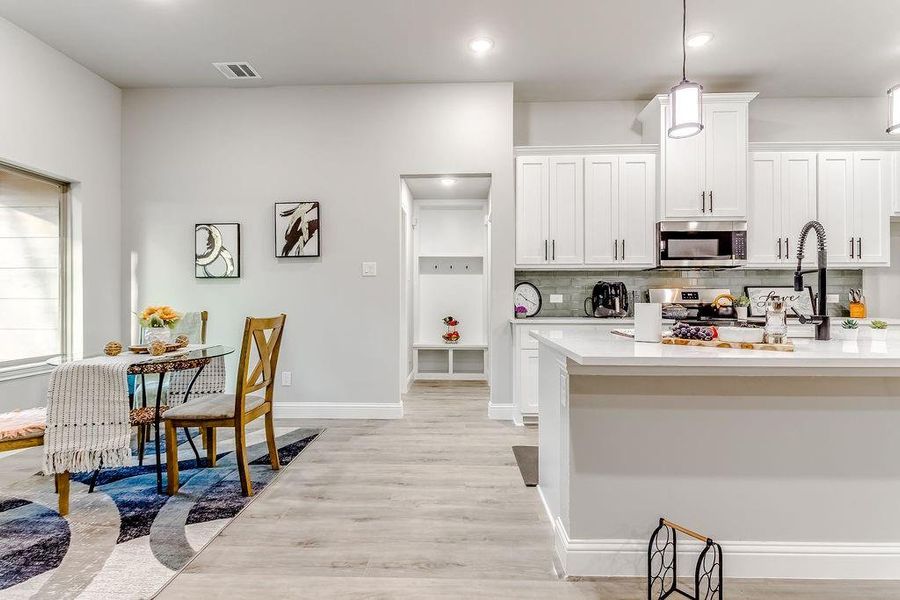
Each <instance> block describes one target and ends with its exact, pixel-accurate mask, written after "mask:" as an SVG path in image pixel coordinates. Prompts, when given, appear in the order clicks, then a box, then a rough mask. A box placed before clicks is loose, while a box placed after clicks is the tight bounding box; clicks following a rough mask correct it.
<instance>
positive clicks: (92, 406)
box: [44, 355, 147, 475]
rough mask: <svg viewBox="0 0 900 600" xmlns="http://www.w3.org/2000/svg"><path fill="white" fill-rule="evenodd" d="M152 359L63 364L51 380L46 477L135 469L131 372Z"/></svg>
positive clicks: (122, 358) (119, 358) (128, 357)
mask: <svg viewBox="0 0 900 600" xmlns="http://www.w3.org/2000/svg"><path fill="white" fill-rule="evenodd" d="M146 359H147V357H146V356H143V357H141V356H137V355H122V356H117V357H107V356H104V357H98V358H89V359H86V360H80V361H74V362H70V363H65V364H62V365H60V366H58V367H56V369H54V370H53V373H52V374H51V376H50V389H49V391H48V392H47V429H46V432H45V433H44V473H45V474H47V475H50V474H53V473H63V472H65V471H69V472H71V473H80V472H84V471H92V470H94V469H98V468H100V466H101V464H102V466H104V467H125V466H129V465H130V464H131V426H130V424H129V410H128V385H127V377H126V375H127V372H128V367H129V365H130V364H131V363H133V362H138V361H140V360H146Z"/></svg>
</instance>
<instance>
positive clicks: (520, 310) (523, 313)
mask: <svg viewBox="0 0 900 600" xmlns="http://www.w3.org/2000/svg"><path fill="white" fill-rule="evenodd" d="M515 312H516V318H517V319H524V318H525V317H527V316H528V309H527V308H525V307H524V306H522V305H521V304H516V311H515Z"/></svg>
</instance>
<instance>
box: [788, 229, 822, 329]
mask: <svg viewBox="0 0 900 600" xmlns="http://www.w3.org/2000/svg"><path fill="white" fill-rule="evenodd" d="M810 230H815V232H816V238H817V240H818V247H817V250H818V251H817V254H816V268H815V269H809V270H806V271H804V270H803V248H804V247H805V246H806V236H807V235H809V232H810ZM827 266H828V253H827V251H826V250H825V228H824V227H823V226H822V224H821V223H819V222H818V221H810V222H809V223H807V224H806V225H804V226H803V228H802V229H800V245H799V247H798V248H797V270H796V271H795V272H794V290H796V291H798V292H802V291H803V276H804V275H806V274H807V273H818V275H819V289H818V290H817V291H818V301H817V302H816V312H817V313H818V314H816V315H812V316H809V317H807V316H804V315H801V314H799V313H797V314H798V315H799V317H800V322H801V323H803V324H804V325H805V324H807V323H813V324H814V325H815V326H816V339H817V340H830V339H831V318H830V317H829V316H828V314H827V313H828V310H827V308H826V302H825V300H826V298H825V296H826V290H827V287H826V274H825V270H826V268H827ZM794 312H795V313H796V312H797V311H796V310H795V311H794Z"/></svg>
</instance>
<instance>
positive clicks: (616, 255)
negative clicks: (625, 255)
mask: <svg viewBox="0 0 900 600" xmlns="http://www.w3.org/2000/svg"><path fill="white" fill-rule="evenodd" d="M613 260H619V240H613Z"/></svg>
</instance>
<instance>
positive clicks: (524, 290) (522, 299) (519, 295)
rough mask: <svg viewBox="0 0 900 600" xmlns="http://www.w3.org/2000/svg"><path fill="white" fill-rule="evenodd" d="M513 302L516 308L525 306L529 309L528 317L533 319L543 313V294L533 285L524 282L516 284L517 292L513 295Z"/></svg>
mask: <svg viewBox="0 0 900 600" xmlns="http://www.w3.org/2000/svg"><path fill="white" fill-rule="evenodd" d="M513 299H514V300H513V301H514V304H515V305H516V306H524V307H525V308H527V309H528V312H526V313H525V315H526V316H529V317H533V316H535V315H536V314H538V313H539V312H541V304H542V303H543V300H542V299H541V292H540V290H538V289H537V286H535V285H534V284H533V283H529V282H527V281H523V282H521V283H518V284H516V291H515V294H513Z"/></svg>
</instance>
